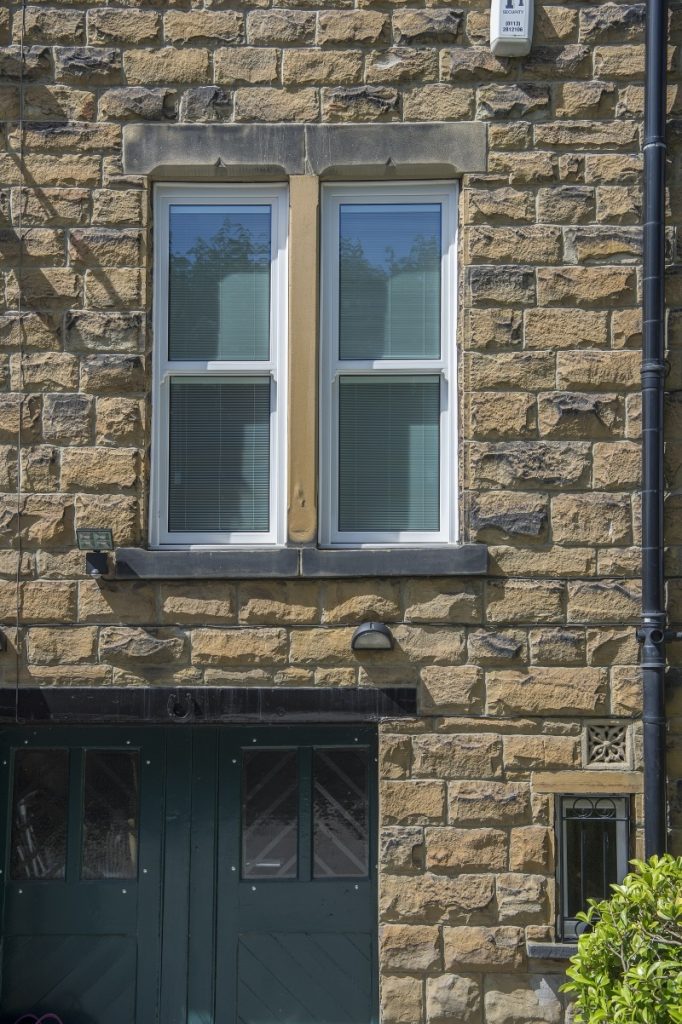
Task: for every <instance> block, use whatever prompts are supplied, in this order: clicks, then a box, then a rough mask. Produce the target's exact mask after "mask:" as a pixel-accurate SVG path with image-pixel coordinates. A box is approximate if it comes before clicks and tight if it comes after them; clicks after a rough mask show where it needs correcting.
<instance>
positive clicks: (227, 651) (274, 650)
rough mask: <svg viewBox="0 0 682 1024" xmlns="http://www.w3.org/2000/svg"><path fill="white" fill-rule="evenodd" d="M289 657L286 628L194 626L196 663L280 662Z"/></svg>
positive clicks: (261, 663)
mask: <svg viewBox="0 0 682 1024" xmlns="http://www.w3.org/2000/svg"><path fill="white" fill-rule="evenodd" d="M286 660H287V634H286V630H284V629H265V628H255V629H250V628H240V629H195V630H193V631H192V662H193V663H194V664H195V665H217V666H222V665H281V664H283V663H284V662H286Z"/></svg>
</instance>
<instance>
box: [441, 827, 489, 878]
mask: <svg viewBox="0 0 682 1024" xmlns="http://www.w3.org/2000/svg"><path fill="white" fill-rule="evenodd" d="M425 836H426V867H427V868H428V870H429V871H446V872H450V871H503V870H504V869H505V868H506V867H507V847H508V835H507V833H506V832H503V831H502V830H501V829H495V828H427V829H426V830H425Z"/></svg>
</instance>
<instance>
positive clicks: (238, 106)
mask: <svg viewBox="0 0 682 1024" xmlns="http://www.w3.org/2000/svg"><path fill="white" fill-rule="evenodd" d="M318 113H319V105H318V97H317V90H315V89H299V90H298V91H297V92H285V91H284V90H283V89H268V88H261V89H239V90H238V91H237V93H236V96H235V103H234V116H235V121H249V122H252V121H256V122H262V121H266V122H267V121H316V120H317V117H318Z"/></svg>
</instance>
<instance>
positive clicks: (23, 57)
mask: <svg viewBox="0 0 682 1024" xmlns="http://www.w3.org/2000/svg"><path fill="white" fill-rule="evenodd" d="M50 72H51V62H50V50H49V48H48V47H47V46H25V47H24V51H23V53H22V50H21V47H20V46H16V45H15V46H5V47H3V50H2V53H0V78H3V79H6V80H7V81H9V82H17V81H19V80H23V81H32V80H34V79H39V78H46V77H47V76H49V75H50Z"/></svg>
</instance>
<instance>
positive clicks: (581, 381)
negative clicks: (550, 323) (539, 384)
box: [557, 268, 641, 391]
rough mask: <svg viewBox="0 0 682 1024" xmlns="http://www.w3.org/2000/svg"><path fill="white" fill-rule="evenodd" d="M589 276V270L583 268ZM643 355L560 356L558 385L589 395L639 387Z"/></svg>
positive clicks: (596, 353) (631, 353)
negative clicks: (579, 390)
mask: <svg viewBox="0 0 682 1024" xmlns="http://www.w3.org/2000/svg"><path fill="white" fill-rule="evenodd" d="M581 269H583V271H584V272H587V270H586V268H581ZM640 361H641V357H640V354H639V352H629V351H616V352H571V353H570V355H569V354H568V353H564V352H560V353H559V354H558V356H557V383H558V386H559V387H560V388H584V389H585V390H589V391H601V390H610V389H611V388H613V389H616V388H627V389H628V390H632V389H634V388H637V387H639V372H640Z"/></svg>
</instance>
